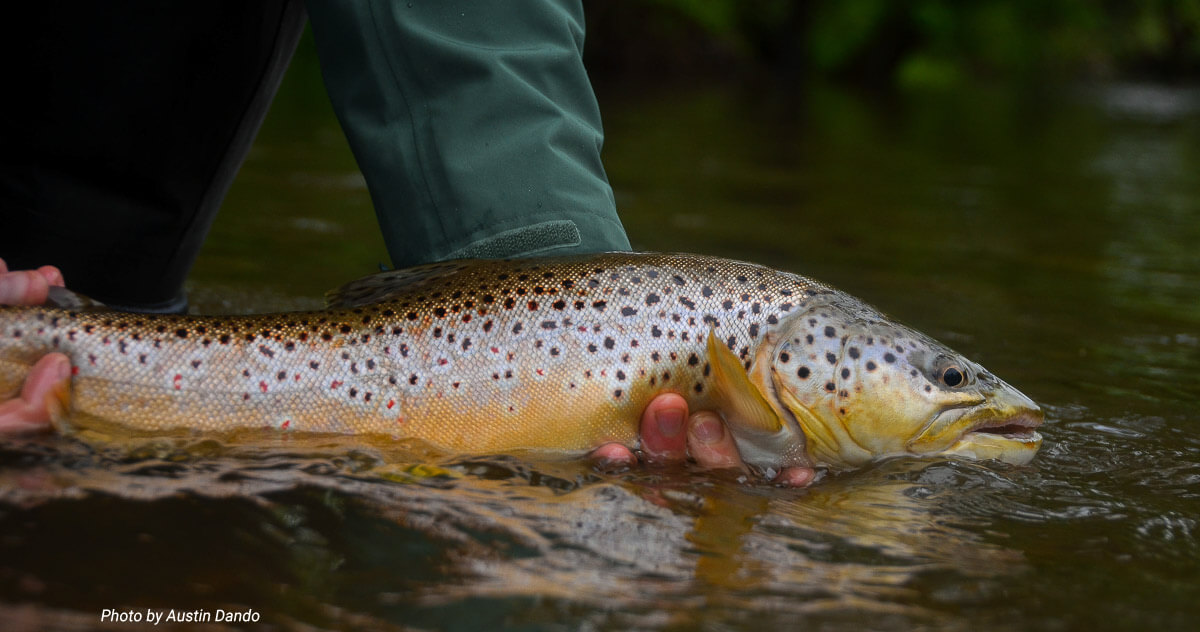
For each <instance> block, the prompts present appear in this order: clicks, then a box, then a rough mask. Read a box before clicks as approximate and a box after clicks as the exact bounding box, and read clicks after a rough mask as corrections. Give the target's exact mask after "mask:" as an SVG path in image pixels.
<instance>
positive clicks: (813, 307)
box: [0, 253, 1042, 470]
mask: <svg viewBox="0 0 1200 632" xmlns="http://www.w3.org/2000/svg"><path fill="white" fill-rule="evenodd" d="M52 351H59V352H63V353H65V354H67V355H68V356H69V357H70V358H71V362H72V366H73V369H72V370H73V374H74V377H73V378H72V380H71V385H70V389H69V392H64V393H60V394H59V396H58V397H56V398H54V399H56V401H57V403H56V404H55V406H54V408H55V424H56V426H57V427H58V428H59V429H60V430H63V431H70V430H72V429H74V428H80V427H82V428H89V427H103V428H104V429H105V431H106V432H107V433H109V434H113V433H116V434H121V433H128V434H130V435H146V434H159V433H164V434H180V433H183V434H202V435H215V436H219V435H221V434H228V433H231V432H233V431H235V430H238V429H243V428H258V429H276V430H278V431H279V432H292V433H295V432H321V433H354V434H368V433H369V434H375V435H383V436H388V437H395V438H414V439H420V440H424V441H426V442H429V443H431V444H433V445H435V446H439V447H441V448H443V449H447V450H451V451H457V452H469V453H503V452H511V451H517V450H540V451H558V452H570V453H582V452H584V451H587V450H590V449H593V448H595V447H597V446H599V445H601V444H604V443H606V442H619V443H622V444H625V445H627V446H630V447H635V448H636V447H637V441H638V434H637V432H638V429H637V424H638V420H639V418H640V414H641V412H642V410H643V408H644V407H645V406H646V404H647V403H648V402H649V401H650V400H651V399H652V398H653V397H654V396H655V395H657V394H659V393H662V392H665V391H675V392H678V393H680V394H682V395H683V396H684V397H685V398H686V399H687V400H688V403H689V405H690V406H691V408H692V410H702V409H713V410H716V411H718V412H719V413H720V414H721V415H722V416H723V417H724V419H725V420H726V423H727V424H728V427H729V429H730V431H731V432H732V433H733V435H734V437H735V439H736V442H737V445H738V449H739V450H740V451H741V454H742V457H743V459H745V461H746V462H748V463H750V464H751V465H753V466H755V467H757V468H760V469H764V470H765V469H778V468H781V467H787V466H800V465H803V466H827V467H833V468H840V469H845V468H852V467H856V466H859V465H862V464H865V463H867V462H870V461H872V460H876V459H880V458H885V457H891V456H900V455H917V456H925V455H960V456H965V457H970V458H980V459H983V458H998V459H1001V460H1004V461H1008V462H1011V463H1018V464H1020V463H1025V462H1027V461H1029V459H1031V458H1032V457H1033V455H1034V453H1035V452H1036V451H1037V449H1038V447H1039V445H1040V444H1041V436H1040V435H1039V434H1038V433H1037V432H1036V431H1035V428H1036V427H1037V426H1038V425H1039V424H1040V423H1041V421H1042V413H1041V411H1040V409H1039V408H1038V407H1037V405H1036V404H1034V402H1032V401H1031V400H1030V399H1029V398H1027V397H1026V396H1025V395H1023V394H1022V393H1020V392H1019V391H1017V390H1016V389H1014V388H1013V387H1011V386H1009V385H1008V384H1006V383H1005V382H1003V381H1001V380H1000V379H999V378H997V377H995V376H993V375H992V374H991V373H989V372H987V371H986V370H985V369H984V368H983V367H981V366H979V365H978V364H976V363H974V362H971V361H970V360H968V359H966V358H964V357H962V356H961V355H959V354H958V353H955V352H954V351H951V350H950V349H948V348H947V347H945V346H943V345H941V344H939V343H938V342H936V341H934V340H932V339H930V338H928V337H926V336H924V335H922V334H920V333H918V332H916V331H913V330H912V329H909V328H907V327H905V326H903V325H900V324H897V323H895V322H893V321H891V320H889V319H888V318H887V317H886V316H884V315H882V314H880V313H879V312H878V311H876V310H875V309H873V308H872V307H870V306H868V305H866V304H864V303H863V302H861V301H859V300H858V299H856V298H854V297H851V296H849V295H847V294H844V293H842V292H840V291H837V290H835V289H833V288H831V287H829V286H826V285H823V284H821V283H819V282H817V281H813V280H811V279H807V278H805V277H802V276H798V275H795V274H791V273H788V272H781V271H777V270H772V269H770V268H766V267H763V266H759V265H754V264H750V263H742V262H738V261H731V260H726V259H718V258H712V257H704V256H698V255H687V254H650V253H608V254H599V255H590V256H582V257H572V258H559V259H527V260H508V261H481V260H463V261H451V262H446V263H438V264H432V265H427V266H422V267H417V268H412V269H408V270H398V271H392V272H384V273H380V274H376V275H373V276H370V277H367V278H365V279H362V280H360V281H357V282H354V283H351V284H349V285H347V286H345V287H343V288H341V289H340V290H337V291H335V292H331V293H330V308H329V309H327V310H324V311H315V312H297V313H284V314H275V315H258V316H161V315H145V314H129V313H117V312H111V311H105V310H102V309H92V308H76V309H70V308H64V307H0V400H3V399H5V398H9V397H12V396H15V394H16V393H17V392H19V389H20V386H21V383H22V381H23V380H24V378H25V375H26V374H27V373H28V370H29V368H30V367H31V366H32V365H33V363H34V362H36V361H37V359H38V358H40V357H41V356H43V355H45V354H46V353H49V352H52Z"/></svg>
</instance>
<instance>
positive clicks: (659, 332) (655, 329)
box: [650, 325, 663, 338]
mask: <svg viewBox="0 0 1200 632" xmlns="http://www.w3.org/2000/svg"><path fill="white" fill-rule="evenodd" d="M662 333H663V332H662V330H661V329H659V328H658V325H650V335H651V336H654V337H655V338H661V337H662Z"/></svg>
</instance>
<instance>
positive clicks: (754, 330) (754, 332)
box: [750, 323, 758, 338]
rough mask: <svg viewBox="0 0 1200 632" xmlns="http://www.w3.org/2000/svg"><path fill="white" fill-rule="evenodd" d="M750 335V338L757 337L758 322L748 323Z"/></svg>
mask: <svg viewBox="0 0 1200 632" xmlns="http://www.w3.org/2000/svg"><path fill="white" fill-rule="evenodd" d="M750 337H751V338H756V337H758V323H755V324H753V325H750Z"/></svg>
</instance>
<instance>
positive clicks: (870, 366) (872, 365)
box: [867, 360, 875, 371]
mask: <svg viewBox="0 0 1200 632" xmlns="http://www.w3.org/2000/svg"><path fill="white" fill-rule="evenodd" d="M867 370H868V371H874V370H875V363H874V362H872V361H870V360H867Z"/></svg>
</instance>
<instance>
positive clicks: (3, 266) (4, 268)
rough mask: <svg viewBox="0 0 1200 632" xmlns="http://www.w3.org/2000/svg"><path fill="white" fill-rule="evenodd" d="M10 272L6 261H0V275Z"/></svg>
mask: <svg viewBox="0 0 1200 632" xmlns="http://www.w3.org/2000/svg"><path fill="white" fill-rule="evenodd" d="M5 272H8V264H7V263H4V259H0V274H4V273H5Z"/></svg>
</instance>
